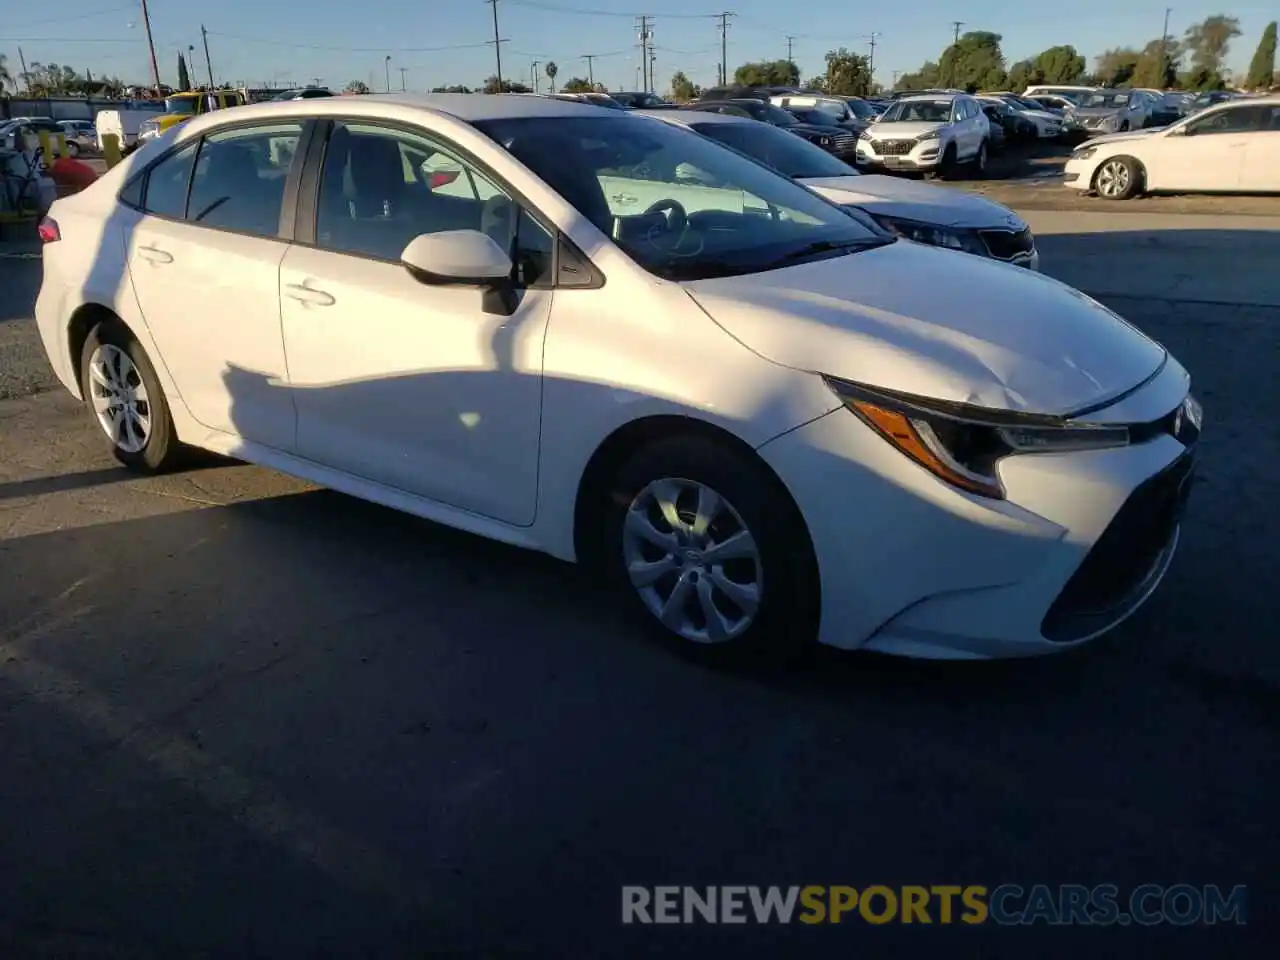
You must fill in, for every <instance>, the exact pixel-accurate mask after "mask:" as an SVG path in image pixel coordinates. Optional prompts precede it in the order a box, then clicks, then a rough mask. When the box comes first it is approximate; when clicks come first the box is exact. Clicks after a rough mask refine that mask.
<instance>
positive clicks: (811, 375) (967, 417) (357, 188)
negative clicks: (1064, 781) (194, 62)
mask: <svg viewBox="0 0 1280 960" xmlns="http://www.w3.org/2000/svg"><path fill="white" fill-rule="evenodd" d="M975 109H976V107H975ZM288 146H291V147H292V149H277V148H280V147H288ZM435 153H446V154H449V155H451V156H453V157H455V158H456V159H457V161H458V162H459V163H461V164H463V165H464V166H465V167H466V168H467V170H468V173H469V174H470V175H471V176H472V177H474V178H475V179H476V180H480V181H483V182H485V183H488V184H490V185H491V186H492V188H493V189H494V191H495V193H494V195H492V196H490V197H489V198H488V199H487V200H479V199H478V198H469V197H463V196H458V197H450V198H448V200H449V202H447V203H446V202H441V201H442V200H443V199H444V198H434V199H433V198H432V197H431V196H430V194H429V188H428V187H427V186H426V184H425V183H423V182H422V181H421V180H419V179H417V177H416V175H415V176H412V177H410V176H407V175H406V172H405V171H406V169H407V170H408V171H409V172H410V173H412V172H413V169H414V166H415V161H416V160H417V158H418V157H423V159H424V160H425V159H426V157H427V156H430V155H433V154H435ZM197 155H198V156H199V163H197V162H196V158H197ZM272 157H288V158H289V160H288V161H287V163H285V164H284V165H283V166H275V165H274V163H273V162H272V161H271V160H270V159H269V158H272ZM406 161H409V163H408V165H407V166H406ZM681 167H695V168H698V169H701V170H703V171H704V172H705V173H707V174H708V175H709V176H710V177H711V178H713V179H715V180H716V181H718V182H720V183H722V184H725V185H727V187H726V189H725V190H723V191H722V193H721V196H722V197H723V198H724V200H725V201H726V202H728V203H731V204H733V205H732V206H729V207H728V208H725V209H720V210H703V211H701V212H699V213H688V212H687V208H686V207H685V202H686V201H688V202H689V203H691V204H692V203H694V202H695V198H697V197H699V196H701V195H702V194H701V193H700V192H699V191H701V190H702V189H703V188H702V187H701V186H699V185H697V184H686V183H684V182H681V181H680V180H679V179H678V177H677V176H676V174H675V171H676V170H677V169H679V168H681ZM303 170H306V171H308V173H307V175H306V176H303V175H302V171H303ZM632 189H635V190H639V189H645V190H649V191H655V190H656V191H658V192H660V193H663V194H665V196H663V197H662V198H661V199H660V200H658V201H656V202H655V203H654V204H652V205H650V207H649V209H646V210H641V211H637V212H632V210H631V208H629V207H627V206H625V205H622V203H621V200H620V199H619V198H623V199H625V197H626V196H627V195H628V192H629V191H630V190H632ZM286 197H287V198H288V202H286ZM295 201H296V204H295ZM295 205H296V206H297V207H300V208H302V209H304V210H308V211H311V212H312V213H313V214H314V216H294V215H293V214H294V212H295ZM40 232H41V236H42V238H43V240H44V241H45V244H44V270H43V280H42V285H41V290H40V295H39V298H38V300H37V304H36V321H37V329H38V331H39V335H40V337H41V340H42V343H43V345H44V349H45V350H46V352H47V354H48V356H49V359H50V362H51V364H52V369H53V371H54V372H55V374H56V376H57V377H58V379H59V380H60V381H61V383H62V384H63V385H64V386H65V387H66V388H67V389H68V390H69V391H71V392H72V393H73V394H74V395H76V396H78V397H81V398H83V399H84V401H85V405H86V407H87V412H88V414H89V416H90V417H91V419H92V422H93V423H94V425H95V429H97V430H99V431H100V432H101V434H102V437H103V438H104V442H105V443H106V445H107V446H109V447H110V449H111V450H112V451H113V452H114V454H115V456H116V457H117V458H118V459H119V460H121V461H122V462H123V463H125V464H126V465H128V466H129V467H131V468H133V469H135V470H138V471H143V472H148V471H156V470H163V469H167V468H172V467H174V466H176V464H177V463H178V462H179V458H180V455H181V450H182V447H181V445H182V444H184V443H185V444H190V445H194V446H199V447H204V448H207V449H211V450H214V451H217V452H220V453H222V454H229V455H233V456H235V457H237V458H239V459H242V460H247V461H250V462H253V463H258V464H261V465H264V466H269V467H272V468H274V469H278V470H282V471H285V472H288V473H291V474H295V475H298V476H300V477H304V478H306V479H308V480H310V481H312V482H315V483H318V484H322V485H325V486H330V487H333V488H335V489H337V490H339V491H343V492H346V493H348V494H351V495H354V496H358V497H362V498H365V499H369V500H372V501H375V502H378V503H381V504H384V505H387V506H391V507H395V508H397V509H400V510H405V511H408V512H410V513H414V514H418V515H420V516H423V517H429V518H431V519H433V520H435V521H437V522H440V523H443V524H446V525H452V526H455V527H458V528H461V529H463V530H466V531H470V532H472V533H477V534H480V535H482V536H487V537H491V538H495V539H498V540H502V541H506V542H508V543H512V544H517V545H521V546H524V547H527V548H531V549H535V550H540V551H545V552H547V553H549V554H552V555H553V556H556V557H559V558H562V559H564V560H571V561H573V560H576V561H579V562H581V563H583V564H584V566H586V567H587V569H588V570H590V571H592V572H598V573H599V574H600V575H602V576H604V577H605V578H607V579H608V581H609V582H610V583H611V584H612V585H613V586H614V587H615V588H616V589H617V590H618V592H619V593H618V595H619V597H620V598H621V599H622V600H623V601H625V602H626V603H629V604H630V605H631V606H632V608H633V609H634V610H635V611H636V613H637V614H638V615H639V616H641V617H642V618H644V619H645V620H646V622H647V623H649V624H650V625H651V626H652V627H653V629H654V631H655V632H656V633H657V634H658V635H659V636H661V637H663V638H665V639H667V640H668V641H669V642H670V643H672V644H677V645H681V646H683V647H685V648H687V649H689V650H691V651H701V652H703V653H704V654H707V655H713V656H714V655H717V654H719V655H729V656H731V655H734V654H740V655H747V654H749V655H759V654H761V653H769V654H780V655H784V656H785V655H787V654H790V653H792V652H794V651H796V650H797V649H800V648H802V647H803V646H805V645H806V644H808V643H809V642H810V641H812V640H814V639H816V640H818V641H819V642H822V643H827V644H831V645H835V646H839V647H845V648H858V649H865V650H878V651H882V652H888V653H896V654H900V655H908V656H916V657H970V658H973V657H978V658H990V657H997V656H1008V655H1028V654H1043V653H1053V652H1058V651H1062V650H1067V649H1070V648H1072V647H1075V646H1078V645H1080V644H1082V643H1084V642H1086V641H1088V640H1090V639H1092V638H1094V637H1096V636H1099V635H1101V634H1103V633H1105V632H1107V631H1108V630H1110V629H1111V628H1112V627H1114V626H1115V625H1116V624H1118V623H1119V622H1121V621H1123V620H1124V619H1126V618H1127V617H1129V616H1130V615H1131V614H1132V613H1133V612H1134V611H1135V610H1136V609H1138V607H1140V606H1141V605H1142V604H1143V603H1144V602H1145V601H1146V600H1147V599H1148V598H1149V597H1150V596H1151V595H1152V592H1153V591H1154V590H1155V587H1156V585H1157V584H1158V583H1159V582H1160V580H1161V579H1162V578H1163V576H1164V574H1165V572H1166V571H1167V570H1168V568H1169V565H1170V563H1171V561H1172V557H1173V554H1174V551H1175V549H1176V545H1177V540H1178V527H1179V521H1180V517H1181V514H1182V505H1183V503H1184V501H1185V498H1186V495H1187V493H1188V491H1190V489H1191V487H1192V484H1191V482H1190V479H1189V478H1190V477H1191V476H1192V473H1193V470H1194V465H1195V462H1196V458H1197V449H1198V444H1197V443H1196V438H1197V436H1198V432H1199V428H1200V423H1201V417H1202V413H1201V408H1200V406H1199V405H1198V404H1197V403H1196V401H1195V400H1194V398H1193V397H1192V396H1191V394H1190V392H1189V390H1190V379H1189V376H1188V374H1187V372H1186V370H1185V369H1184V368H1183V367H1182V366H1181V365H1180V364H1179V363H1178V361H1177V360H1175V359H1174V358H1173V357H1172V356H1170V354H1169V353H1168V351H1166V350H1165V349H1164V348H1163V347H1162V346H1161V345H1160V344H1158V343H1156V342H1155V341H1153V340H1151V339H1149V338H1148V337H1146V336H1145V335H1144V334H1142V333H1141V332H1140V331H1138V330H1137V329H1136V328H1135V327H1133V326H1130V325H1129V324H1126V323H1124V322H1123V321H1122V320H1120V319H1119V318H1118V317H1117V316H1116V315H1115V314H1114V313H1112V312H1111V311H1110V310H1108V309H1106V308H1105V307H1103V306H1101V305H1100V304H1097V303H1095V302H1094V301H1093V300H1091V299H1089V298H1088V297H1085V296H1082V295H1080V294H1079V293H1077V292H1076V291H1074V290H1071V289H1070V288H1068V287H1066V286H1065V285H1063V284H1060V283H1058V282H1056V281H1053V280H1050V279H1048V278H1046V277H1043V276H1041V275H1038V274H1036V273H1034V272H1032V271H1030V270H1018V269H1013V268H1010V267H1009V266H1008V265H1006V264H1001V263H994V262H991V261H989V260H986V259H983V258H980V257H960V256H956V255H955V254H954V253H951V252H948V251H945V250H937V249H932V248H930V247H928V246H925V245H922V244H917V243H912V242H909V241H903V240H900V239H897V238H895V237H894V236H893V235H892V234H890V233H889V232H887V231H885V230H882V229H881V228H879V227H878V226H876V225H875V224H874V223H873V222H872V221H870V220H869V219H867V218H865V217H860V216H858V215H856V214H854V213H852V212H851V211H848V210H846V209H844V208H842V207H840V206H838V205H836V204H833V203H831V202H830V201H828V200H826V199H824V198H823V197H821V196H819V195H817V194H816V193H814V192H813V191H810V190H808V189H806V188H805V187H802V186H800V185H798V184H796V183H793V182H792V181H790V180H788V179H787V178H785V177H782V176H780V175H778V174H777V173H775V172H773V171H771V170H769V169H767V168H765V167H764V166H763V165H761V164H759V163H757V162H755V161H753V160H751V159H749V158H747V157H744V156H741V155H739V154H737V153H735V152H734V151H732V150H727V149H725V148H724V147H722V146H720V145H717V144H714V143H712V142H710V141H708V140H707V139H706V138H705V137H702V136H699V135H697V134H695V133H693V132H691V131H688V130H681V129H679V128H678V127H676V126H673V125H669V124H663V123H659V122H655V121H653V120H652V119H651V118H644V117H633V116H629V115H627V114H624V113H622V112H620V111H612V110H605V109H602V108H593V107H590V106H583V105H581V104H570V103H564V102H562V101H557V100H551V99H541V98H532V97H506V96H484V97H481V96H474V95H472V96H468V95H465V94H459V95H438V96H433V97H430V98H412V97H401V96H397V97H380V96H366V97H352V98H346V99H344V100H343V101H341V102H339V101H337V100H329V99H320V100H313V101H308V102H295V103H274V104H273V103H263V104H254V105H250V106H246V107H243V108H240V109H236V110H234V111H225V112H224V111H214V112H212V113H210V114H208V115H206V116H201V117H197V118H195V119H194V120H192V121H191V122H190V123H188V124H184V125H182V126H180V127H178V128H177V129H175V130H172V131H169V132H167V133H166V134H165V135H164V136H163V137H162V138H161V139H160V140H159V141H158V142H157V143H156V144H154V146H153V147H151V148H149V149H147V150H145V151H139V152H137V153H134V154H133V155H132V156H130V157H129V158H128V159H126V160H125V161H124V162H122V163H120V164H118V165H116V166H115V167H113V168H112V169H111V170H110V171H108V172H107V173H106V174H105V175H104V176H103V177H102V178H101V179H100V180H99V181H98V182H97V183H96V184H94V185H93V186H91V187H90V188H88V189H87V190H85V191H83V192H81V193H79V194H77V195H75V196H71V197H66V198H63V199H60V200H58V201H57V202H56V203H55V204H54V206H53V209H52V211H51V214H50V217H49V218H48V219H46V220H45V221H44V222H43V224H42V226H41V231H40ZM428 315H429V316H430V318H431V322H430V323H423V322H422V321H423V317H424V316H428ZM286 356H287V357H288V362H287V364H286V362H285V357H286ZM426 535H429V534H426ZM601 639H602V641H604V640H607V639H609V638H601Z"/></svg>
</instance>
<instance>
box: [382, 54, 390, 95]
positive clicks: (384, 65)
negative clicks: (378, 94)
mask: <svg viewBox="0 0 1280 960" xmlns="http://www.w3.org/2000/svg"><path fill="white" fill-rule="evenodd" d="M382 70H383V72H384V73H385V74H386V80H387V93H390V92H391V54H389V53H388V54H387V58H386V59H385V60H383V61H382Z"/></svg>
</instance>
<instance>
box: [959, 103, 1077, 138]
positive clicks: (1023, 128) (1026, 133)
mask: <svg viewBox="0 0 1280 960" xmlns="http://www.w3.org/2000/svg"><path fill="white" fill-rule="evenodd" d="M978 102H979V103H982V104H984V105H985V104H988V103H998V104H1002V105H1003V106H1004V107H1005V108H1006V109H1008V110H1009V111H1010V112H1011V113H1012V114H1013V115H1014V117H1015V118H1016V120H1017V121H1018V122H1017V125H1016V129H1017V133H1016V137H1017V139H1018V140H1020V141H1025V140H1056V139H1057V138H1058V137H1060V136H1062V118H1061V117H1060V116H1058V115H1057V114H1054V113H1051V112H1050V111H1048V110H1042V109H1036V110H1032V109H1030V108H1029V107H1027V105H1026V103H1024V102H1023V101H1022V100H1020V99H1019V98H1017V97H1015V96H1012V95H1008V94H1006V95H995V94H979V95H978Z"/></svg>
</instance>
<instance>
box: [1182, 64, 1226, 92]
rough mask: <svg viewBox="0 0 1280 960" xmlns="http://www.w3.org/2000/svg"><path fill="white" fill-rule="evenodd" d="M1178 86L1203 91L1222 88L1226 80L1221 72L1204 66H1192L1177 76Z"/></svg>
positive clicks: (1224, 87)
mask: <svg viewBox="0 0 1280 960" xmlns="http://www.w3.org/2000/svg"><path fill="white" fill-rule="evenodd" d="M1178 86H1180V87H1181V88H1182V89H1183V90H1195V91H1198V92H1204V91H1207V90H1224V89H1226V86H1227V82H1226V81H1225V80H1224V79H1222V74H1220V73H1218V72H1217V71H1216V70H1209V69H1207V68H1205V67H1193V68H1192V69H1190V70H1188V71H1187V72H1186V73H1184V74H1182V75H1181V76H1180V77H1179V78H1178Z"/></svg>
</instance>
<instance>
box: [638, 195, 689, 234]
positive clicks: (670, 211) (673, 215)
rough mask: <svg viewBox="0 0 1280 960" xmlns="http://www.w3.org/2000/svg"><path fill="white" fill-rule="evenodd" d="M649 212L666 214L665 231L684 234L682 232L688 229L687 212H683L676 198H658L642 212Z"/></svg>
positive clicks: (647, 213)
mask: <svg viewBox="0 0 1280 960" xmlns="http://www.w3.org/2000/svg"><path fill="white" fill-rule="evenodd" d="M651 213H665V214H667V231H668V232H669V233H674V234H677V235H678V236H684V232H685V231H686V230H688V229H689V214H688V213H686V212H685V209H684V207H683V206H681V204H680V202H679V201H678V200H671V199H666V200H659V201H657V202H656V203H653V204H651V205H650V206H649V209H648V210H646V211H645V212H644V214H643V215H644V216H646V217H647V216H648V215H649V214H651Z"/></svg>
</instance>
